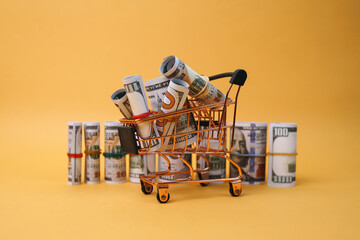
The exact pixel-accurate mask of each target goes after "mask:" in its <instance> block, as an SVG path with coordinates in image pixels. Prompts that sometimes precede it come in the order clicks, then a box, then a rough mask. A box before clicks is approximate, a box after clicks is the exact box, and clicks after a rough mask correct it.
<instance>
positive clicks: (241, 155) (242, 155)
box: [230, 152, 267, 157]
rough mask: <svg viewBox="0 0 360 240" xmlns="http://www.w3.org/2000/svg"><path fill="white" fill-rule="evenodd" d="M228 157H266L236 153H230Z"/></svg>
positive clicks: (263, 155) (264, 155)
mask: <svg viewBox="0 0 360 240" xmlns="http://www.w3.org/2000/svg"><path fill="white" fill-rule="evenodd" d="M230 155H236V156H240V157H266V156H267V154H245V153H236V152H231V153H230Z"/></svg>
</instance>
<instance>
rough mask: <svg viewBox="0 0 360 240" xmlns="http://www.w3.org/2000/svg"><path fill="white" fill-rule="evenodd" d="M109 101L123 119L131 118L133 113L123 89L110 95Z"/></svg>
mask: <svg viewBox="0 0 360 240" xmlns="http://www.w3.org/2000/svg"><path fill="white" fill-rule="evenodd" d="M111 100H112V101H113V102H114V104H115V106H116V107H117V108H118V109H119V110H120V112H121V113H122V115H123V116H124V118H127V119H130V118H132V115H133V112H132V109H131V106H130V102H129V99H128V97H127V95H126V91H125V89H124V88H120V89H119V90H116V91H115V92H114V93H113V94H112V95H111Z"/></svg>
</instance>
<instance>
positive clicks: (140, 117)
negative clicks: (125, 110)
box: [133, 111, 156, 120]
mask: <svg viewBox="0 0 360 240" xmlns="http://www.w3.org/2000/svg"><path fill="white" fill-rule="evenodd" d="M152 113H156V112H155V111H148V112H146V113H142V114H139V115H133V119H134V120H136V119H143V118H147V117H148V116H150V114H152Z"/></svg>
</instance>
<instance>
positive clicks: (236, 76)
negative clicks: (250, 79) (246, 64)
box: [209, 69, 247, 86]
mask: <svg viewBox="0 0 360 240" xmlns="http://www.w3.org/2000/svg"><path fill="white" fill-rule="evenodd" d="M224 77H231V79H230V81H229V82H230V83H231V84H235V85H241V86H244V83H245V81H246V78H247V73H246V71H245V70H243V69H237V70H236V71H235V72H227V73H220V74H217V75H214V76H210V77H209V80H210V81H212V80H215V79H218V78H224Z"/></svg>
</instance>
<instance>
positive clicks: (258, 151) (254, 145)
mask: <svg viewBox="0 0 360 240" xmlns="http://www.w3.org/2000/svg"><path fill="white" fill-rule="evenodd" d="M266 130H267V123H259V122H236V123H235V129H234V138H233V151H232V153H231V154H230V158H231V159H232V160H233V161H234V162H235V163H236V164H238V165H239V166H240V168H241V172H242V179H241V182H242V183H244V184H263V183H264V182H265V159H266ZM231 133H232V131H231ZM230 137H232V136H230ZM237 176H239V172H238V169H237V168H236V167H234V166H233V165H232V164H230V177H231V178H234V177H237Z"/></svg>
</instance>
